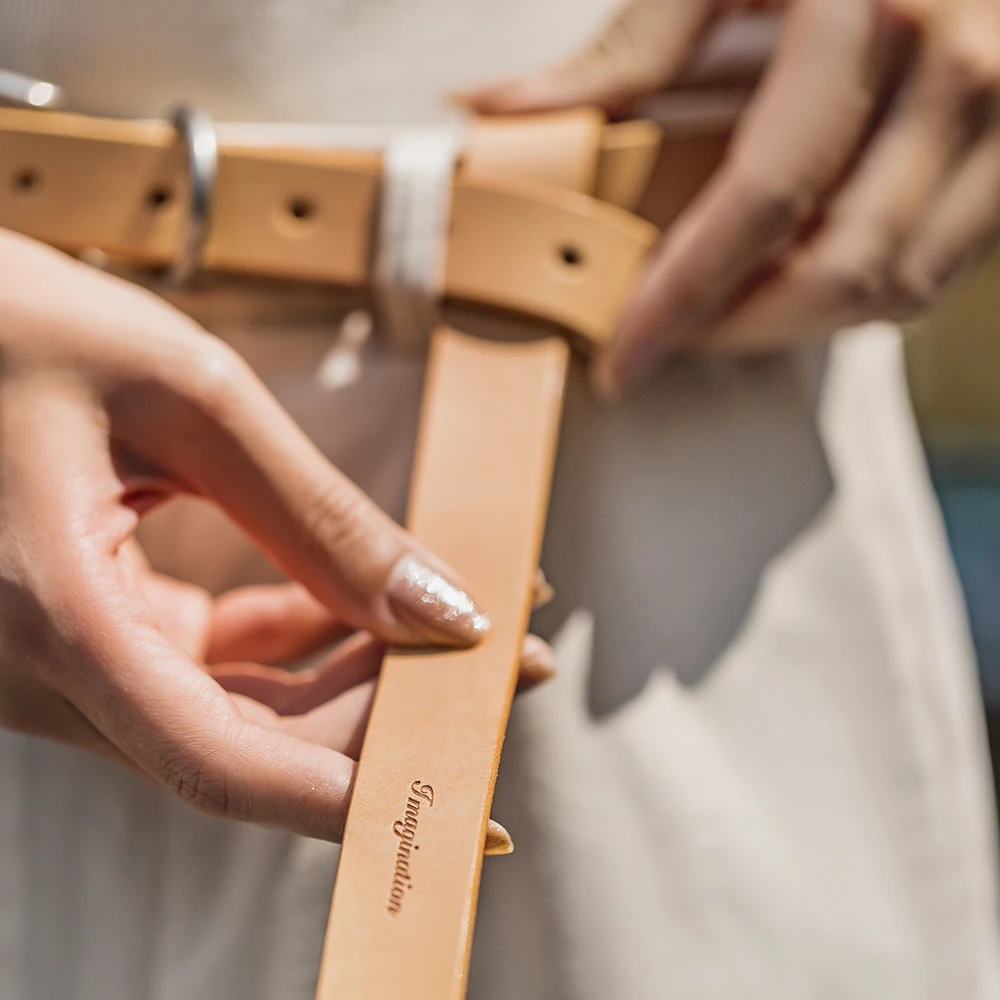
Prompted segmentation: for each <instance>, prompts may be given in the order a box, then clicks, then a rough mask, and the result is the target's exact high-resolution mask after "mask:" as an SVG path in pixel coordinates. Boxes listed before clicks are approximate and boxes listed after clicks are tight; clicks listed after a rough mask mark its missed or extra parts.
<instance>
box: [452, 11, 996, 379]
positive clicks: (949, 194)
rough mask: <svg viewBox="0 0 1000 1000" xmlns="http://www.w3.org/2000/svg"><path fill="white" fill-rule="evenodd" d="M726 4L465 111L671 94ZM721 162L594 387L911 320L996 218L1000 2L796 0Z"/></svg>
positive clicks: (617, 39)
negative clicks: (871, 323) (688, 356)
mask: <svg viewBox="0 0 1000 1000" xmlns="http://www.w3.org/2000/svg"><path fill="white" fill-rule="evenodd" d="M768 5H769V6H775V4H762V3H760V2H758V3H749V2H745V3H736V2H733V0H632V2H631V3H629V4H628V6H627V7H625V8H624V10H623V11H622V13H621V14H620V16H619V17H618V18H617V19H616V20H615V21H614V22H613V23H612V24H611V25H610V27H609V28H608V30H607V32H606V33H605V34H604V36H603V37H602V38H600V39H599V40H598V42H597V43H596V44H595V45H593V46H592V47H591V48H589V49H588V50H587V51H585V52H583V53H582V54H580V55H578V56H576V57H575V58H573V59H571V60H569V61H568V62H566V63H564V64H563V65H560V66H557V67H555V68H554V69H552V70H550V71H548V72H545V73H542V74H541V75H539V76H536V77H533V78H529V79H524V80H517V81H513V82H510V83H506V84H501V85H498V86H493V87H488V88H486V89H484V90H480V91H478V92H476V93H473V94H472V95H469V96H468V97H467V100H468V102H469V103H471V104H472V105H473V106H474V107H476V108H478V109H479V110H480V111H484V112H513V111H527V110H539V109H544V108H559V107H568V106H571V105H576V104H587V103H597V104H602V105H604V106H606V107H609V108H612V109H615V110H621V109H622V108H623V107H625V106H627V105H629V104H630V103H631V102H633V101H634V100H635V99H636V98H639V97H642V96H645V95H648V94H650V93H651V92H652V91H654V90H657V89H659V88H661V87H663V86H664V85H666V84H669V83H670V82H671V81H673V80H676V79H677V78H678V77H679V76H680V75H681V74H682V72H683V71H684V69H685V67H686V66H688V65H689V64H690V63H691V60H692V59H693V58H695V57H696V56H697V54H698V49H699V45H700V43H701V41H702V39H703V38H704V37H705V34H706V32H707V30H708V28H709V27H710V26H711V24H712V22H713V21H715V20H717V19H718V18H720V17H721V16H722V15H724V14H728V13H730V12H732V11H733V10H734V9H736V8H739V7H759V6H768ZM783 6H785V7H787V11H786V13H785V15H784V25H783V29H782V33H781V38H780V44H779V46H778V48H777V50H776V52H775V54H774V56H773V58H772V60H771V62H770V65H769V67H768V69H767V71H766V73H765V75H764V77H763V80H762V82H761V83H760V85H759V86H758V87H757V89H756V92H755V94H754V96H753V99H752V101H751V103H750V105H749V107H748V108H747V110H746V112H745V114H744V115H743V117H742V119H741V122H740V124H739V127H738V129H737V132H736V135H735V137H734V140H733V143H732V145H731V148H730V152H729V155H728V156H727V158H726V161H725V163H724V165H723V166H722V167H721V168H720V170H719V171H718V173H717V174H716V176H715V177H714V178H713V180H712V181H711V182H710V183H709V185H708V186H707V187H706V189H705V190H704V191H703V192H702V193H701V195H700V196H699V197H698V198H697V199H696V200H695V202H694V203H693V204H692V205H691V206H690V208H689V209H688V211H687V212H686V213H685V214H684V215H683V216H682V217H681V219H679V220H678V222H677V223H676V224H675V225H674V226H673V227H672V228H671V230H670V231H669V232H668V233H667V234H666V238H665V239H664V242H663V245H662V247H661V248H660V250H659V252H658V253H657V255H656V257H655V259H654V261H653V263H652V265H651V267H650V269H649V271H648V273H647V275H646V278H645V280H644V281H643V282H642V284H641V286H640V288H639V290H638V293H637V294H636V296H635V298H634V300H633V301H632V303H631V305H630V307H629V308H628V309H627V311H626V313H625V315H624V317H623V319H622V322H621V326H620V329H619V331H618V336H617V339H616V341H615V344H614V346H613V348H612V350H611V351H610V352H609V353H608V355H607V356H606V357H605V358H604V359H602V361H601V363H600V364H599V367H598V373H597V375H598V383H599V385H601V386H602V387H603V388H604V389H605V390H606V391H608V392H610V393H612V394H616V393H620V392H622V391H626V390H628V389H630V388H632V387H634V386H635V385H637V384H638V383H639V382H641V381H642V380H643V379H645V378H646V377H647V376H648V375H649V374H650V373H651V372H652V371H653V370H654V369H655V368H656V367H657V366H658V365H659V364H661V363H662V362H663V361H664V359H666V358H667V357H669V356H670V355H672V354H674V353H677V352H679V351H686V350H692V349H699V348H719V349H724V350H751V351H753V350H768V349H772V348H776V347H781V346H784V345H788V344H793V343H798V342H801V341H802V340H804V339H806V338H816V337H823V336H825V335H828V334H830V333H831V332H833V331H834V330H836V329H838V328H839V327H842V326H845V325H849V324H854V323H858V322H861V321H864V320H868V319H873V318H904V317H906V316H908V315H910V314H912V313H914V312H915V311H917V310H919V309H921V308H923V307H924V306H925V305H926V304H927V303H929V302H930V301H932V300H933V299H934V298H935V296H936V295H937V293H938V291H939V290H940V289H941V287H942V286H943V285H944V284H945V283H946V282H947V281H948V280H949V279H950V278H951V277H952V275H953V274H954V273H955V272H956V271H957V270H959V269H960V268H961V267H962V266H963V265H965V264H967V263H968V262H969V261H971V260H973V259H975V258H977V257H979V256H980V255H981V254H982V253H983V251H984V249H985V248H987V247H988V246H989V245H990V244H991V242H992V240H993V237H994V234H995V232H996V230H997V224H998V220H1000V114H998V93H1000V0H789V2H788V3H787V4H784V5H783Z"/></svg>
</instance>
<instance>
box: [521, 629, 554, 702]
mask: <svg viewBox="0 0 1000 1000" xmlns="http://www.w3.org/2000/svg"><path fill="white" fill-rule="evenodd" d="M555 676H556V657H555V653H554V652H553V650H552V647H551V646H550V645H549V644H548V643H547V642H546V641H545V640H544V639H541V638H539V637H538V636H537V635H530V634H529V635H526V636H525V637H524V644H523V646H522V647H521V663H520V669H519V672H518V678H517V689H518V691H528V690H530V689H531V688H535V687H538V686H539V685H540V684H544V683H545V682H546V681H550V680H552V678H553V677H555Z"/></svg>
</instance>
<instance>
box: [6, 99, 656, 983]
mask: <svg viewBox="0 0 1000 1000" xmlns="http://www.w3.org/2000/svg"><path fill="white" fill-rule="evenodd" d="M542 124H547V126H548V127H547V128H546V129H545V131H544V132H541V131H538V130H539V128H540V126H541V125H542ZM494 128H495V129H496V131H494V132H490V131H488V130H487V131H485V132H484V131H482V129H480V130H479V131H478V132H475V131H474V132H473V136H472V139H471V141H470V143H469V145H468V147H467V149H466V151H465V157H464V163H463V165H462V167H461V169H460V171H459V174H458V177H457V179H456V182H455V186H454V190H453V200H452V210H451V220H452V225H451V232H450V236H449V245H448V252H447V260H446V265H445V287H446V290H447V292H448V293H449V294H451V295H453V296H457V297H459V298H463V299H469V300H472V301H475V302H481V303H484V304H487V305H492V306H495V307H500V308H503V309H512V310H516V311H518V312H522V313H528V314H530V315H532V316H534V317H536V318H540V319H543V320H549V321H554V322H555V323H558V324H560V325H561V326H563V327H565V328H567V329H569V330H571V331H574V332H576V333H577V334H581V335H582V336H583V337H584V338H585V339H587V340H590V341H596V342H600V341H602V340H604V339H605V338H606V337H607V336H608V335H609V333H610V331H611V329H612V327H613V323H614V320H615V317H616V315H617V313H618V310H619V308H620V306H621V304H622V303H623V300H624V298H625V296H626V295H627V293H628V291H629V287H630V285H631V282H632V280H633V278H634V276H635V274H636V272H637V270H638V267H639V265H640V264H641V261H642V258H643V257H644V255H645V252H646V250H647V249H648V247H649V245H650V243H651V242H652V239H653V237H654V232H655V231H654V229H653V227H652V226H651V225H649V224H648V223H645V222H643V221H641V220H639V219H637V218H636V217H634V216H632V215H630V214H629V213H628V212H626V211H624V210H623V209H622V208H619V207H616V206H615V205H611V204H607V203H604V202H601V201H598V200H596V199H594V198H591V197H590V196H589V192H590V191H591V190H593V189H595V187H596V188H598V189H601V190H603V191H605V192H606V194H607V196H608V197H609V198H611V199H613V200H615V201H617V202H619V204H621V205H626V206H629V207H631V205H632V204H633V203H634V202H635V201H636V199H637V198H638V196H639V194H640V193H641V188H642V186H643V184H644V182H645V178H646V177H647V176H648V174H649V170H650V169H651V167H652V159H653V152H654V151H655V143H652V142H651V141H650V136H649V133H648V131H644V130H643V129H641V128H640V129H638V131H637V130H636V129H635V128H634V127H633V128H632V129H631V130H630V131H629V132H628V133H625V132H622V131H618V132H616V133H614V134H613V135H614V141H613V142H609V143H606V144H602V142H601V139H602V136H603V135H604V133H603V132H602V129H601V123H600V120H599V119H598V118H597V117H596V116H595V115H594V114H593V113H589V112H588V113H584V114H583V115H576V116H575V117H574V116H566V117H563V118H559V119H558V120H556V119H553V120H550V121H549V122H548V123H544V122H542V123H540V122H539V120H537V119H536V120H533V121H531V122H529V123H524V122H522V123H517V122H512V121H509V122H505V123H500V124H499V125H498V126H494ZM532 133H533V139H530V140H529V141H527V142H525V136H526V135H531V134H532ZM519 147H520V148H521V149H522V155H520V156H518V155H514V152H513V151H514V150H516V149H517V148H519ZM525 149H526V150H527V154H526V155H524V153H523V151H524V150H525ZM184 166H185V164H184V151H183V150H182V149H181V148H179V146H178V144H177V143H176V141H175V138H174V136H173V134H172V132H171V131H170V130H169V128H168V127H166V126H164V125H162V124H158V123H135V122H117V121H101V120H95V119H88V118H81V117H73V116H67V115H61V114H56V113H46V114H44V115H43V114H37V113H31V112H27V113H25V112H17V111H0V178H2V177H3V176H6V177H7V178H8V179H9V181H10V183H8V184H7V185H5V186H4V185H2V184H0V225H2V226H7V227H9V228H13V229H17V230H20V231H21V232H24V233H27V234H29V235H32V236H35V237H37V238H40V239H43V240H46V241H48V242H51V243H53V244H55V245H57V246H62V247H64V248H67V249H70V250H82V249H84V248H88V247H97V248H99V249H101V250H104V251H105V252H108V253H110V254H113V255H115V256H122V257H125V258H128V259H131V260H134V261H140V262H144V263H161V264H162V263H168V262H169V261H170V260H171V259H172V257H173V255H174V254H175V253H176V248H177V247H178V244H179V241H180V234H181V232H182V225H183V222H184V219H183V211H182V208H183V205H184V204H185V203H186V200H187V197H186V196H187V190H186V184H187V180H186V177H185V171H184ZM518 169H522V170H523V171H525V172H527V173H528V174H530V175H532V177H533V178H534V179H531V180H525V179H524V178H514V177H511V176H509V174H510V173H511V172H512V171H516V170H518ZM379 173H380V164H379V160H378V158H377V157H374V156H370V155H365V154H357V153H355V154H347V153H342V152H327V151H317V150H301V149H298V150H274V149H271V150H262V149H259V148H252V149H250V148H225V147H224V148H223V149H221V150H220V158H219V165H218V185H217V189H216V191H215V192H214V210H213V215H212V219H211V224H210V229H209V231H208V235H207V240H206V242H205V245H204V259H203V263H204V265H206V266H208V267H214V268H218V269H221V270H229V271H243V272H251V273H258V274H271V275H286V276H289V277H296V278H306V279H313V280H321V281H328V282H335V283H338V284H346V285H361V284H365V283H366V282H367V281H368V279H369V274H368V269H369V257H370V232H371V229H372V221H373V214H374V209H375V204H376V197H377V193H378V184H379ZM568 355H569V350H568V347H567V344H566V342H565V341H564V340H563V339H562V338H559V337H554V336H547V337H544V338H542V339H538V340H535V341H530V342H526V343H498V342H492V341H486V340H481V339H477V338H472V337H468V336H465V335H463V334H460V333H457V332H455V331H451V330H443V329H442V330H438V331H436V332H435V334H434V335H433V337H432V343H431V353H430V358H429V364H428V376H427V385H426V390H425V397H424V406H423V413H422V417H421V426H420V432H419V442H418V449H417V458H416V466H415V469H416V471H415V475H414V480H413V485H412V491H411V502H410V518H409V527H410V528H411V530H412V531H413V532H414V533H415V534H416V535H417V537H418V538H420V539H421V540H422V541H424V542H425V543H427V544H428V545H429V546H430V547H431V549H432V550H434V551H436V552H437V553H439V554H440V555H441V556H442V557H444V558H445V559H446V560H447V561H448V562H450V563H451V564H452V565H453V566H454V567H455V568H456V569H457V570H458V571H459V572H460V573H461V574H462V575H463V576H464V578H465V580H466V581H467V582H468V584H469V586H470V588H471V589H472V591H473V592H474V593H476V595H477V597H478V598H479V599H481V600H482V601H483V602H484V604H485V606H486V607H487V608H488V609H489V611H490V614H491V616H492V619H493V625H492V629H491V631H490V633H489V635H488V636H487V637H486V639H485V640H484V641H483V642H482V643H481V644H480V645H479V646H477V647H476V648H474V649H471V650H465V651H447V652H443V651H431V652H422V653H402V652H395V653H392V654H391V655H389V656H388V657H387V659H386V662H385V664H384V666H383V670H382V674H381V678H380V681H379V686H378V691H377V694H376V698H375V702H374V705H373V709H372V714H371V721H370V724H369V728H368V731H367V734H366V738H365V744H364V749H363V751H362V756H361V760H360V763H359V767H358V776H357V782H356V787H355V790H354V795H353V798H352V803H351V808H350V813H349V816H348V820H347V826H346V831H345V836H344V846H343V851H342V854H341V861H340V868H339V871H338V877H337V882H336V888H335V895H334V902H333V908H332V913H331V918H330V923H329V927H328V931H327V937H326V948H325V951H324V958H323V965H322V970H321V974H320V979H319V986H318V993H317V997H318V1000H383V998H386V997H391V996H396V995H401V996H404V995H405V996H408V997H413V998H415V1000H420V998H424V1000H460V998H461V997H462V996H464V994H465V973H466V969H467V966H468V960H469V952H470V948H471V942H472V929H473V925H474V920H475V909H476V899H477V894H478V886H479V878H480V873H481V868H482V863H483V851H484V845H485V840H486V831H487V822H488V819H489V809H490V804H491V801H492V797H493V786H494V782H495V779H496V772H497V766H498V763H499V757H500V748H501V744H502V741H503V735H504V731H505V729H506V723H507V716H508V712H509V709H510V702H511V698H512V696H513V692H514V686H515V681H516V674H517V663H518V658H519V652H520V647H521V643H522V640H523V637H524V634H525V631H526V629H527V623H528V616H529V613H530V606H531V597H532V591H533V584H534V577H535V569H536V566H537V563H538V556H539V551H540V548H541V539H542V532H543V528H544V520H545V510H546V506H547V503H548V493H549V485H550V480H551V473H552V464H553V461H554V455H555V448H556V440H557V437H558V427H559V417H560V411H561V403H562V394H563V387H564V382H565V376H566V370H567V362H568Z"/></svg>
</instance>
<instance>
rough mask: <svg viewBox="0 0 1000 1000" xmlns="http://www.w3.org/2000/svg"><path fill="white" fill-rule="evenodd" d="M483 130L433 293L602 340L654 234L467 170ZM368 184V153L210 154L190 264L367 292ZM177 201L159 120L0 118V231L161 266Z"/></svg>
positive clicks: (173, 250)
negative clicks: (201, 226) (214, 159)
mask: <svg viewBox="0 0 1000 1000" xmlns="http://www.w3.org/2000/svg"><path fill="white" fill-rule="evenodd" d="M498 127H507V128H509V129H513V125H507V126H498ZM484 134H488V132H487V133H483V132H480V133H479V139H478V140H476V141H474V142H473V143H472V144H470V154H471V155H470V159H471V161H472V162H471V163H470V164H468V165H466V166H463V167H462V168H460V170H459V171H458V174H457V176H456V179H455V184H454V190H453V195H452V210H451V220H452V225H451V233H450V237H449V244H448V252H447V255H446V261H445V274H444V288H445V292H446V294H447V295H449V296H451V297H454V298H458V299H463V300H467V301H471V302H474V303H480V304H483V305H486V306H492V307H497V308H500V309H504V310H511V311H514V312H519V313H525V314H528V315H531V316H535V317H537V318H539V319H543V320H547V321H550V322H552V323H555V324H558V325H559V326H562V327H564V328H566V329H568V330H572V331H574V332H575V333H577V334H579V335H581V336H582V338H584V340H585V341H591V342H596V343H601V342H603V341H605V340H606V339H607V338H608V336H609V335H610V333H611V331H612V329H613V325H614V321H615V318H616V316H617V315H618V312H619V310H620V308H621V306H622V305H623V302H624V299H625V297H626V295H627V294H628V290H629V288H630V286H631V283H632V280H633V278H634V276H635V274H636V272H637V269H638V267H639V266H640V264H641V262H642V260H643V258H644V256H645V254H646V252H647V250H648V248H649V246H650V244H651V243H652V241H653V239H654V237H655V228H654V227H653V226H651V225H650V224H649V223H646V222H643V221H642V220H640V219H638V218H636V217H635V216H633V215H631V214H629V213H628V212H626V211H623V210H622V209H620V208H618V207H616V206H614V205H610V204H607V203H604V202H601V201H597V200H596V199H594V198H590V197H588V196H586V195H583V194H581V193H579V191H575V190H562V189H559V188H556V187H554V186H552V184H551V183H542V182H540V181H538V180H533V179H525V178H517V177H510V176H505V175H501V174H497V173H487V172H485V171H483V170H481V169H480V168H479V166H478V164H479V163H481V162H482V161H483V159H484V155H485V154H484V153H483V150H484V149H487V150H488V149H489V148H490V146H491V144H490V142H489V141H487V140H484V139H483V138H482V136H483V135H484ZM492 146H493V147H496V148H501V149H502V148H504V147H503V145H502V144H499V143H496V142H494V143H492ZM593 170H594V168H593V166H590V167H587V172H590V173H591V174H592V172H593ZM529 172H530V173H531V174H532V175H533V176H541V175H542V174H543V173H544V171H541V170H540V169H535V170H531V171H529ZM380 173H381V164H380V158H379V156H378V155H377V154H372V153H363V152H344V151H327V150H320V149H294V150H292V149H268V148H263V149H262V148H239V147H223V148H221V149H220V151H219V165H218V176H217V185H216V191H215V195H214V199H213V210H212V218H211V220H210V225H209V231H208V234H207V239H206V241H205V244H204V249H203V258H202V264H203V266H204V267H205V268H207V269H215V270H220V271H228V272H243V273H249V274H255V275H271V276H275V277H285V278H294V279H305V280H313V281H321V282H327V283H333V284H338V285H346V286H364V285H367V284H368V282H369V278H370V274H369V270H370V258H371V242H372V233H373V231H374V225H373V223H374V216H375V210H376V206H377V201H378V189H379V182H380ZM585 174H586V172H585ZM585 179H586V176H585V175H584V177H578V178H577V179H576V181H575V182H576V183H578V184H579V183H583V181H584V180H585ZM187 192H188V180H187V176H186V156H185V151H184V149H183V148H182V147H181V145H180V144H179V143H178V142H177V139H176V136H175V134H174V131H173V129H172V128H171V127H170V126H169V125H168V124H166V123H163V122H135V121H119V120H113V119H100V118H90V117H84V116H79V115H69V114H64V113H62V112H38V111H25V110H20V109H9V108H8V109H0V227H3V228H7V229H13V230H15V231H17V232H21V233H25V234H26V235H29V236H34V237H35V238H36V239H39V240H42V241H44V242H46V243H51V244H53V245H54V246H58V247H62V248H63V249H66V250H69V251H71V252H80V251H84V250H87V249H91V248H97V249H100V250H102V251H104V252H105V253H107V254H109V255H111V256H112V257H116V258H118V257H120V258H124V259H126V260H130V261H135V262H139V263H142V264H148V265H158V266H163V265H167V264H169V263H171V262H172V260H173V259H174V258H175V256H176V255H177V253H178V252H179V250H180V244H181V240H182V233H183V227H184V222H185V218H184V213H185V206H186V205H187V201H188V194H187Z"/></svg>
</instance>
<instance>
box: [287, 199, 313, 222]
mask: <svg viewBox="0 0 1000 1000" xmlns="http://www.w3.org/2000/svg"><path fill="white" fill-rule="evenodd" d="M287 208H288V214H289V215H290V216H291V217H292V218H293V219H295V220H297V221H298V222H308V221H309V220H310V219H312V218H314V217H315V215H316V202H314V201H313V200H312V199H310V198H289V200H288V205H287Z"/></svg>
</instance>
